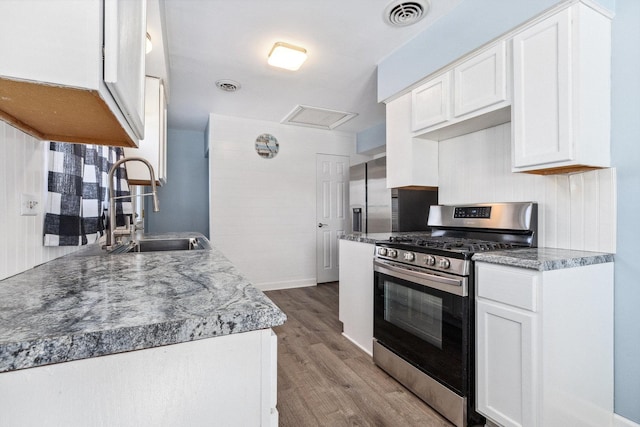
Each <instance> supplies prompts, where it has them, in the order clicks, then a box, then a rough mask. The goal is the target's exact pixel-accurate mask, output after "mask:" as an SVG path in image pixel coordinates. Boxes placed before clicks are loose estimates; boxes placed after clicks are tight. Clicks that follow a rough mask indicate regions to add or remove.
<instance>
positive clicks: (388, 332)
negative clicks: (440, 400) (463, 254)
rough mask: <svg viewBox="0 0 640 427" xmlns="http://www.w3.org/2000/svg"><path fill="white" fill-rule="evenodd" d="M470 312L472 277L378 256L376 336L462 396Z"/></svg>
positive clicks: (385, 344) (465, 390)
mask: <svg viewBox="0 0 640 427" xmlns="http://www.w3.org/2000/svg"><path fill="white" fill-rule="evenodd" d="M468 317H469V297H468V278H466V277H460V276H454V275H447V274H444V273H439V272H437V273H436V272H433V273H425V272H424V270H417V269H412V268H411V267H405V266H402V265H400V264H398V263H394V262H390V261H383V260H377V259H376V260H375V261H374V326H373V329H374V330H373V336H374V338H376V339H377V340H378V342H379V343H380V344H382V345H384V346H385V347H386V348H388V349H389V350H391V351H392V352H394V353H395V354H397V355H398V356H400V357H401V358H402V359H404V360H406V361H407V362H409V363H411V364H412V365H414V366H416V367H417V368H418V369H420V370H421V371H423V372H425V373H427V374H428V375H429V376H430V377H432V378H434V379H435V380H437V381H439V382H440V383H442V384H444V385H445V386H447V387H448V388H450V389H452V390H453V391H455V392H456V393H458V394H459V395H460V396H466V395H467V394H468V393H469V389H468V386H469V385H468V384H467V374H468V361H467V357H468V350H467V348H468V346H466V345H465V343H468V338H469V336H468V334H469V322H468Z"/></svg>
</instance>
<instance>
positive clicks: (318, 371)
mask: <svg viewBox="0 0 640 427" xmlns="http://www.w3.org/2000/svg"><path fill="white" fill-rule="evenodd" d="M265 293H266V294H267V296H269V298H271V300H272V301H273V302H275V303H276V304H277V305H278V306H279V307H280V308H281V309H282V311H284V312H285V313H286V314H287V317H288V320H287V322H286V323H285V324H284V325H282V326H279V327H276V328H274V330H275V332H276V334H277V335H278V411H279V413H280V426H281V427H306V426H331V427H334V426H335V427H337V426H429V427H431V426H433V427H440V426H442V427H444V426H446V427H450V426H452V424H450V423H449V422H447V421H446V420H445V419H444V418H443V417H442V416H440V415H439V414H438V413H437V412H435V411H433V410H432V409H431V408H429V406H427V405H426V404H425V403H423V402H422V401H421V400H420V399H418V398H417V397H416V396H414V395H413V394H412V393H411V392H409V391H408V390H406V389H405V388H404V387H402V386H401V385H400V384H399V383H397V382H396V381H395V380H394V379H393V378H391V377H390V376H388V375H387V374H386V373H385V372H384V371H382V370H381V369H380V368H378V367H377V366H376V365H375V364H374V363H373V360H372V359H371V357H370V356H369V355H368V354H366V353H365V352H364V351H362V350H361V349H360V348H358V347H357V346H356V345H354V344H353V343H351V342H350V341H349V340H347V339H346V338H345V337H343V336H342V335H341V332H342V326H341V324H340V321H339V320H338V284H337V283H329V284H321V285H318V286H316V287H307V288H296V289H287V290H279V291H268V292H265Z"/></svg>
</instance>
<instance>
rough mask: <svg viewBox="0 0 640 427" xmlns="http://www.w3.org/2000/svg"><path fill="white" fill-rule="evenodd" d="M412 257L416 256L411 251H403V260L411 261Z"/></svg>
mask: <svg viewBox="0 0 640 427" xmlns="http://www.w3.org/2000/svg"><path fill="white" fill-rule="evenodd" d="M414 259H416V256H415V254H414V253H413V252H405V253H404V260H405V261H413V260H414Z"/></svg>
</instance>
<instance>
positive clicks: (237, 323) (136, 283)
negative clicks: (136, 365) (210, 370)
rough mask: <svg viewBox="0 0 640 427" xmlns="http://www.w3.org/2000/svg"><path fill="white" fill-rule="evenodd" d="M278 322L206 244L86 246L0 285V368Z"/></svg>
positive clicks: (280, 317)
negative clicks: (112, 251) (190, 247)
mask: <svg viewBox="0 0 640 427" xmlns="http://www.w3.org/2000/svg"><path fill="white" fill-rule="evenodd" d="M191 235H192V234H191ZM179 236H180V237H184V236H185V234H180V235H179ZM179 236H178V235H174V237H179ZM285 320H286V315H285V314H284V313H283V312H282V311H281V310H280V309H279V308H278V307H277V306H276V305H275V304H274V303H273V302H272V301H271V300H270V299H268V298H267V297H266V296H265V295H264V294H263V293H262V292H261V291H260V290H258V289H256V288H255V287H253V285H251V283H250V282H249V281H248V280H247V279H245V278H244V277H243V276H242V275H241V274H240V273H239V272H238V271H237V270H236V268H235V267H234V266H233V264H231V262H229V260H227V259H226V258H225V257H224V255H222V253H221V252H220V251H218V250H217V249H215V247H214V248H212V249H211V250H199V251H172V252H147V253H128V254H120V255H107V254H105V253H104V252H102V251H97V248H96V246H95V245H94V246H91V247H87V248H85V249H83V250H81V251H79V252H77V253H75V254H72V255H69V256H66V257H62V258H59V259H56V260H53V261H51V262H48V263H46V264H43V265H41V266H38V267H36V268H34V269H31V270H28V271H26V272H24V273H21V274H19V275H16V276H13V277H10V278H8V279H5V280H2V281H0V372H6V371H11V370H16V369H23V368H29V367H35V366H41V365H47V364H51V363H58V362H67V361H72V360H78V359H85V358H89V357H96V356H103V355H107V354H113V353H120V352H125V351H131V350H140V349H145V348H151V347H157V346H162V345H167V344H176V343H181V342H186V341H193V340H197V339H202V338H210V337H216V336H220V335H226V334H232V333H239V332H248V331H252V330H257V329H266V328H270V327H273V326H278V325H281V324H283V323H284V322H285Z"/></svg>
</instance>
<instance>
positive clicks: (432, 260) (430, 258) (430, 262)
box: [424, 255, 436, 266]
mask: <svg viewBox="0 0 640 427" xmlns="http://www.w3.org/2000/svg"><path fill="white" fill-rule="evenodd" d="M424 263H425V264H427V265H430V266H434V265H436V258H435V257H434V256H433V255H427V256H425V257H424Z"/></svg>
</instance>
